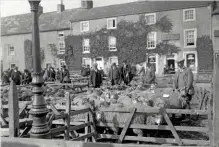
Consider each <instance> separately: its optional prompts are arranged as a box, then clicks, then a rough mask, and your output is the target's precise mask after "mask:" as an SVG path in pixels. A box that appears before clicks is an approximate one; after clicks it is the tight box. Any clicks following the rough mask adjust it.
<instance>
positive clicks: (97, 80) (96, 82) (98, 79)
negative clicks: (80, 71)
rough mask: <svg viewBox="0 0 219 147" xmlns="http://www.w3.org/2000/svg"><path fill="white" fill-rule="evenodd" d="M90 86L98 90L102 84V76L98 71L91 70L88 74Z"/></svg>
mask: <svg viewBox="0 0 219 147" xmlns="http://www.w3.org/2000/svg"><path fill="white" fill-rule="evenodd" d="M90 84H91V86H92V87H94V88H98V87H100V86H101V84H102V75H101V72H100V71H99V70H97V72H96V71H95V70H91V72H90Z"/></svg>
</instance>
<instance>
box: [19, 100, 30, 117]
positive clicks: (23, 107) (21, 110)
mask: <svg viewBox="0 0 219 147" xmlns="http://www.w3.org/2000/svg"><path fill="white" fill-rule="evenodd" d="M27 106H28V103H25V104H23V106H22V107H21V108H20V109H19V117H22V116H21V114H22V113H23V111H24V110H25V109H26V108H27Z"/></svg>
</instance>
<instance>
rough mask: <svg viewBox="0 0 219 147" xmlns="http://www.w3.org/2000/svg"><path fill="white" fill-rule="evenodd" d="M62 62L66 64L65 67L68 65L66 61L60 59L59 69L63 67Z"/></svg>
mask: <svg viewBox="0 0 219 147" xmlns="http://www.w3.org/2000/svg"><path fill="white" fill-rule="evenodd" d="M62 62H64V65H66V63H65V60H63V59H59V67H60V68H61V67H62Z"/></svg>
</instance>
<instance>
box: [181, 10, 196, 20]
mask: <svg viewBox="0 0 219 147" xmlns="http://www.w3.org/2000/svg"><path fill="white" fill-rule="evenodd" d="M191 10H192V11H193V19H186V15H185V14H186V11H191ZM195 20H196V12H195V8H191V9H183V21H184V22H187V21H195Z"/></svg>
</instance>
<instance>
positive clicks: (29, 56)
mask: <svg viewBox="0 0 219 147" xmlns="http://www.w3.org/2000/svg"><path fill="white" fill-rule="evenodd" d="M24 53H25V54H24V55H25V68H26V69H28V70H30V71H31V70H32V69H33V51H32V41H31V40H28V39H27V40H25V41H24ZM40 59H41V64H42V63H43V61H44V60H45V51H44V48H40Z"/></svg>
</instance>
